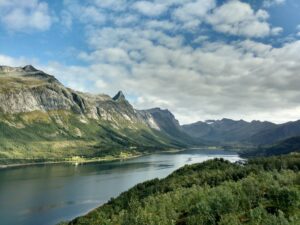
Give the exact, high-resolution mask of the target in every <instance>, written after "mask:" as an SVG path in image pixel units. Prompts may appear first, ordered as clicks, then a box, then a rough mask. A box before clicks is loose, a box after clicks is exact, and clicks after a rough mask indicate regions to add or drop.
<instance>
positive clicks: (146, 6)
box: [133, 1, 167, 16]
mask: <svg viewBox="0 0 300 225" xmlns="http://www.w3.org/2000/svg"><path fill="white" fill-rule="evenodd" d="M133 8H134V9H136V10H137V11H138V12H140V13H142V14H143V15H146V16H159V15H161V14H162V13H164V12H165V11H166V10H167V5H166V4H162V3H156V2H155V3H153V2H150V1H138V2H136V3H135V4H133Z"/></svg>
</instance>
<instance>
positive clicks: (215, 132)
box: [182, 119, 277, 143]
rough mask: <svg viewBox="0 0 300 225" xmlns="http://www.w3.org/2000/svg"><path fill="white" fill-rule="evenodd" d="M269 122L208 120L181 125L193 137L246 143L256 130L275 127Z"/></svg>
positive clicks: (219, 141) (218, 141)
mask: <svg viewBox="0 0 300 225" xmlns="http://www.w3.org/2000/svg"><path fill="white" fill-rule="evenodd" d="M276 127H277V125H276V124H273V123H270V122H260V121H252V122H250V123H249V122H246V121H244V120H239V121H235V120H231V119H222V120H208V121H205V122H201V121H199V122H197V123H193V124H188V125H183V126H182V129H183V130H184V131H185V132H186V133H187V134H189V135H190V136H192V137H194V138H200V139H203V140H208V141H214V142H216V143H247V142H248V139H249V138H250V137H252V136H253V135H255V134H257V133H258V132H262V131H265V130H269V129H272V128H276Z"/></svg>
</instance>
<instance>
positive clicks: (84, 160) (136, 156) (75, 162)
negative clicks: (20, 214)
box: [0, 154, 145, 170]
mask: <svg viewBox="0 0 300 225" xmlns="http://www.w3.org/2000/svg"><path fill="white" fill-rule="evenodd" d="M144 155H145V154H136V155H132V156H128V157H115V158H110V159H105V158H98V159H93V158H91V159H88V158H86V159H83V160H78V161H76V160H65V161H63V160H62V161H45V162H28V163H13V164H7V165H1V164H0V170H1V169H8V168H17V167H27V166H38V165H53V164H74V165H75V166H77V165H80V164H88V163H95V162H113V161H120V160H129V159H134V158H138V157H141V156H144Z"/></svg>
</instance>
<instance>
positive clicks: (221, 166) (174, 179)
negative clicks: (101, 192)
mask: <svg viewBox="0 0 300 225" xmlns="http://www.w3.org/2000/svg"><path fill="white" fill-rule="evenodd" d="M299 170H300V155H299V154H293V155H286V156H277V157H269V158H258V159H250V160H249V161H248V162H247V163H230V162H228V161H225V160H223V159H215V160H210V161H206V162H203V163H200V164H194V165H189V166H184V167H182V168H181V169H179V170H177V171H175V172H174V173H172V174H171V175H169V176H168V177H167V178H165V179H162V180H159V179H154V180H151V181H148V182H145V183H141V184H138V185H136V186H135V187H133V188H132V189H130V190H129V191H127V192H124V193H122V194H121V195H120V196H119V197H118V198H116V199H111V200H110V201H109V202H108V203H107V204H105V205H103V206H101V207H100V208H98V209H95V210H94V211H92V212H90V213H89V214H88V215H86V216H84V217H79V218H77V219H75V220H74V221H71V222H69V223H66V224H69V225H83V224H85V225H86V224H90V225H93V224H97V225H99V224H103V225H110V224H111V225H134V224H139V225H171V224H174V225H187V224H191V225H192V224H194V225H201V224H206V225H208V224H224V225H225V224H226V225H228V224H230V225H235V224H249V225H250V224H251V225H252V224H253V225H254V224H255V225H256V224H263V225H276V224H278V225H279V224H280V225H283V224H294V225H296V224H300V173H299Z"/></svg>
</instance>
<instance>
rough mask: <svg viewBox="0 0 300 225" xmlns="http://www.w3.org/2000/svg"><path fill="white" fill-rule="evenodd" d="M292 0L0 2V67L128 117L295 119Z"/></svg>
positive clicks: (297, 41)
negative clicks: (35, 73)
mask: <svg viewBox="0 0 300 225" xmlns="http://www.w3.org/2000/svg"><path fill="white" fill-rule="evenodd" d="M299 12H300V1H299V0H248V1H246V0H244V1H243V0H227V1H226V0H147V1H145V0H22V1H19V0H0V65H8V66H24V65H27V64H31V65H33V66H35V67H37V68H39V69H42V70H44V71H45V72H47V73H50V74H52V75H55V76H56V77H57V78H58V79H59V80H60V81H61V82H62V83H63V84H64V85H66V86H68V87H70V88H73V89H75V90H79V91H84V92H91V93H95V94H100V93H106V94H109V95H111V96H113V95H114V94H116V93H117V92H118V91H119V90H122V91H123V92H124V94H125V95H126V97H127V99H128V100H129V101H130V102H131V103H132V104H133V106H134V107H135V108H137V109H148V108H153V107H160V108H163V109H169V110H170V111H171V112H172V113H174V114H175V116H176V118H178V120H179V121H180V123H181V124H186V123H192V122H195V121H199V120H202V121H204V120H207V119H221V118H232V119H244V120H247V121H251V120H262V121H265V120H268V121H273V122H276V123H283V122H286V121H293V120H298V119H300V13H299Z"/></svg>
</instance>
